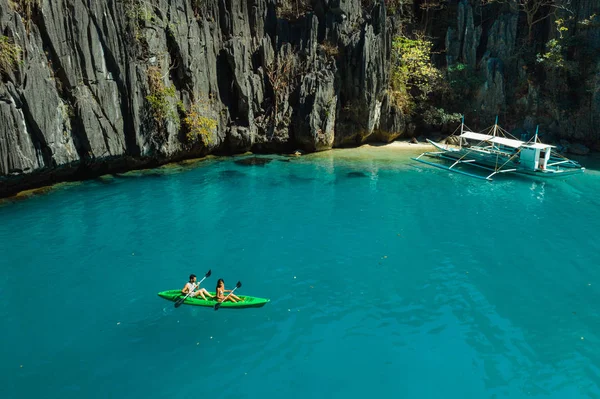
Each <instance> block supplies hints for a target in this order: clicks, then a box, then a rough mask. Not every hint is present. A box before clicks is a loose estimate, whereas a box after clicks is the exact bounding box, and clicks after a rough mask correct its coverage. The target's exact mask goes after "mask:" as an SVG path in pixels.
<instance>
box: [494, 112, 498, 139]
mask: <svg viewBox="0 0 600 399" xmlns="http://www.w3.org/2000/svg"><path fill="white" fill-rule="evenodd" d="M497 127H498V115H496V123H494V137H496V128H497Z"/></svg>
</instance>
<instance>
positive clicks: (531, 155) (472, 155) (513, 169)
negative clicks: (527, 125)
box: [412, 116, 585, 180]
mask: <svg viewBox="0 0 600 399" xmlns="http://www.w3.org/2000/svg"><path fill="white" fill-rule="evenodd" d="M457 131H458V128H457V129H456V130H455V131H454V133H453V134H452V135H451V136H450V137H452V136H455V137H457V140H456V141H457V142H458V145H457V146H451V145H442V144H439V143H436V142H434V141H432V140H429V139H427V141H428V142H429V143H430V144H431V145H433V146H434V147H436V148H437V149H438V150H439V151H428V152H424V153H422V154H421V155H419V156H418V157H416V158H412V159H413V160H415V161H419V162H422V163H425V164H428V165H431V166H435V167H438V168H442V169H446V170H449V171H451V172H456V173H461V174H464V175H467V176H471V177H476V178H479V179H485V180H492V177H493V176H495V175H497V174H501V173H518V174H525V175H534V176H541V177H558V176H565V175H571V174H575V173H582V172H583V171H585V168H584V167H582V166H581V165H580V164H579V163H578V162H576V161H573V160H571V159H568V158H566V157H564V156H562V155H561V154H559V153H558V152H557V151H556V150H555V148H556V147H555V146H553V145H550V144H544V143H542V142H540V141H539V139H538V129H537V128H536V131H535V136H534V137H533V138H532V139H531V140H529V141H522V140H518V139H516V138H515V137H514V136H512V135H511V134H510V133H508V132H507V131H506V130H504V129H502V128H501V127H500V126H498V117H496V123H495V124H494V125H493V126H492V127H490V128H488V129H486V130H484V132H482V133H477V132H473V131H471V129H469V128H468V127H467V126H466V125H465V123H464V116H463V118H462V121H461V124H460V134H458V135H457V134H456V132H457ZM423 156H428V157H431V158H437V159H442V160H446V161H451V162H452V164H451V165H450V166H447V165H444V164H442V163H436V162H429V161H426V160H424V159H421V157H423ZM459 165H469V166H473V167H477V168H480V169H483V170H486V171H489V172H491V173H486V174H485V175H477V174H473V173H469V172H465V171H462V170H460V169H458V168H457V166H459Z"/></svg>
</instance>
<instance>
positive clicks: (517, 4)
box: [481, 0, 571, 43]
mask: <svg viewBox="0 0 600 399" xmlns="http://www.w3.org/2000/svg"><path fill="white" fill-rule="evenodd" d="M491 3H500V4H508V5H509V6H510V7H511V8H512V9H513V10H514V11H522V12H523V13H525V16H526V17H527V29H528V31H527V40H528V42H529V43H531V41H532V40H533V26H534V25H535V24H537V23H538V22H541V21H543V20H545V19H546V18H548V17H550V16H551V15H554V13H555V12H556V11H557V10H559V9H560V10H566V11H568V12H571V10H570V8H569V7H570V6H571V0H481V4H482V5H486V4H491Z"/></svg>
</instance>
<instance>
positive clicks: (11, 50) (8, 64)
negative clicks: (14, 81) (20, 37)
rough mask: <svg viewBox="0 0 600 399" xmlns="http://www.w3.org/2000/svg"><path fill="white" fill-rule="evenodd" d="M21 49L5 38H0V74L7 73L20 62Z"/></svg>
mask: <svg viewBox="0 0 600 399" xmlns="http://www.w3.org/2000/svg"><path fill="white" fill-rule="evenodd" d="M21 52H22V51H21V47H19V45H18V44H14V43H13V42H12V41H11V40H10V38H8V37H7V36H0V72H1V73H9V72H11V71H13V70H14V69H15V67H16V66H17V65H18V64H19V61H21Z"/></svg>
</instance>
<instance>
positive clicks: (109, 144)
mask: <svg viewBox="0 0 600 399" xmlns="http://www.w3.org/2000/svg"><path fill="white" fill-rule="evenodd" d="M363 5H364V4H362V3H361V0H322V1H312V2H309V1H295V0H294V1H284V2H281V1H276V0H118V1H117V0H93V1H92V0H51V1H50V0H18V1H17V0H0V29H1V31H2V35H4V36H5V37H6V38H8V39H9V40H10V43H11V44H14V45H15V46H18V47H19V48H20V49H21V50H22V53H21V61H20V62H19V63H18V65H15V67H14V68H5V69H4V70H3V74H2V83H1V84H0V120H1V122H2V123H0V196H6V195H9V194H11V193H14V192H16V191H17V190H20V189H23V188H27V187H33V186H36V185H40V184H47V183H52V182H54V181H59V180H64V179H77V178H84V177H87V176H92V175H96V174H99V173H104V172H109V171H116V170H122V169H128V168H133V167H141V166H152V165H156V164H159V163H163V162H168V161H171V160H177V159H181V158H187V157H193V156H201V155H204V154H207V153H233V152H243V151H247V150H253V151H280V152H282V151H291V150H295V149H304V150H306V151H318V150H323V149H329V148H331V147H332V146H333V145H343V144H352V145H356V144H359V143H361V142H364V141H366V140H369V139H370V137H371V138H372V137H376V138H377V139H378V140H381V139H383V140H392V139H394V138H395V137H397V136H398V135H400V134H401V133H402V128H403V119H402V115H401V114H400V113H398V112H395V111H394V110H393V109H391V106H390V102H389V101H388V99H387V97H386V87H387V86H386V85H387V74H388V70H389V67H388V65H387V64H388V62H389V45H390V37H391V34H390V30H389V27H388V24H389V21H388V18H386V11H385V7H384V6H382V5H381V4H378V3H375V4H372V5H370V6H369V7H363ZM194 129H196V131H195V130H194Z"/></svg>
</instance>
